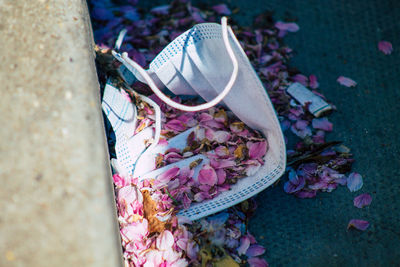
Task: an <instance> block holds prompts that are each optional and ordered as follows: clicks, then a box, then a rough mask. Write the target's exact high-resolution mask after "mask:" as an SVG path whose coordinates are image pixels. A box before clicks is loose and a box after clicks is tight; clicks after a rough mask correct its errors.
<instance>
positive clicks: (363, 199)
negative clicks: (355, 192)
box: [353, 194, 372, 209]
mask: <svg viewBox="0 0 400 267" xmlns="http://www.w3.org/2000/svg"><path fill="white" fill-rule="evenodd" d="M353 202H354V206H355V207H357V208H360V209H361V208H363V207H365V206H369V204H371V202H372V197H371V195H370V194H361V195H359V196H357V197H355V198H354V201H353Z"/></svg>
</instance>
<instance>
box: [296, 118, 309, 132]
mask: <svg viewBox="0 0 400 267" xmlns="http://www.w3.org/2000/svg"><path fill="white" fill-rule="evenodd" d="M294 126H295V127H296V129H298V130H305V129H306V128H307V126H308V121H305V120H298V121H296V123H295V124H294Z"/></svg>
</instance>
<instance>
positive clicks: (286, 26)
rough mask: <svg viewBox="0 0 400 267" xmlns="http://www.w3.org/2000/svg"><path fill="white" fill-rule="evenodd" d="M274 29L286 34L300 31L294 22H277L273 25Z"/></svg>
mask: <svg viewBox="0 0 400 267" xmlns="http://www.w3.org/2000/svg"><path fill="white" fill-rule="evenodd" d="M275 27H276V28H278V29H279V30H282V31H288V32H297V31H298V30H299V29H300V27H299V25H297V23H294V22H288V23H285V22H282V21H278V22H277V23H275Z"/></svg>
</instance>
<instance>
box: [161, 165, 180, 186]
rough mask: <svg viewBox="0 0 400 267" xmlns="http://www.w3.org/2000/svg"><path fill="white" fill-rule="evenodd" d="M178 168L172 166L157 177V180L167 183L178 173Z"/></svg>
mask: <svg viewBox="0 0 400 267" xmlns="http://www.w3.org/2000/svg"><path fill="white" fill-rule="evenodd" d="M179 171H180V169H179V168H178V167H172V168H171V169H169V170H167V171H165V172H164V173H162V174H160V175H159V176H158V177H157V180H159V181H162V182H165V183H168V182H169V181H170V180H171V179H172V178H174V177H176V176H177V175H178V174H179Z"/></svg>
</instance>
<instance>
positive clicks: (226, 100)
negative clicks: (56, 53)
mask: <svg viewBox="0 0 400 267" xmlns="http://www.w3.org/2000/svg"><path fill="white" fill-rule="evenodd" d="M114 56H115V57H116V58H117V59H118V60H119V61H121V62H122V63H123V64H124V65H125V67H126V68H128V69H129V70H130V71H131V72H132V73H133V75H134V76H135V77H136V78H137V79H138V80H140V81H142V82H144V83H146V84H147V85H149V87H150V88H151V89H152V90H153V92H154V93H155V94H156V95H157V96H158V97H159V98H160V99H161V100H162V101H164V102H165V103H166V104H168V105H171V106H172V107H174V108H177V109H181V110H185V111H199V110H203V109H206V108H210V107H212V106H214V105H216V104H217V103H219V102H220V101H221V100H223V102H222V103H223V104H224V105H225V106H226V107H227V108H228V109H229V110H231V111H232V112H233V113H234V114H235V115H236V116H237V117H238V118H239V119H240V120H241V121H243V122H244V123H245V124H246V125H247V126H249V127H251V128H253V129H255V130H258V131H260V132H261V133H262V134H263V135H264V136H265V137H266V139H267V140H268V144H269V148H268V152H267V153H266V155H265V157H264V162H265V164H264V165H263V166H261V167H260V168H259V170H258V171H257V172H256V173H255V174H254V175H251V176H249V177H246V178H242V179H239V181H238V182H237V184H235V185H233V186H232V187H231V190H229V191H226V192H222V193H221V194H220V195H218V196H217V197H215V198H214V199H211V200H207V201H204V202H201V203H195V204H192V205H191V206H190V208H189V209H186V210H181V212H180V214H181V215H184V216H187V217H189V218H190V219H198V218H201V217H204V216H207V215H209V214H212V213H215V212H218V211H220V210H222V209H225V208H228V207H230V206H232V205H235V204H237V203H239V202H241V201H243V200H245V199H247V198H249V197H251V196H253V195H255V194H257V193H258V192H260V191H262V190H263V189H265V188H267V187H268V186H269V185H271V184H273V183H274V182H275V181H276V180H277V179H278V178H279V177H280V176H281V175H282V174H283V172H284V170H285V165H286V152H285V151H286V149H285V143H284V139H283V135H282V132H281V129H280V125H279V122H278V119H277V117H276V114H275V111H274V109H273V107H272V104H271V102H270V99H269V97H268V95H267V93H266V90H265V88H264V87H263V85H262V83H261V81H260V80H259V78H258V76H257V74H256V73H255V71H254V69H253V68H252V66H251V64H250V62H249V60H248V58H247V56H246V54H245V53H244V51H243V49H242V48H241V46H240V44H239V42H238V40H237V39H236V37H235V35H234V34H233V32H232V30H231V29H230V28H229V27H228V26H227V24H226V19H225V18H223V20H222V25H219V24H216V23H203V24H198V25H195V26H194V27H193V28H192V29H190V30H188V31H186V32H185V33H183V34H182V35H180V36H179V37H177V38H176V39H175V40H174V41H173V42H172V43H170V44H169V45H168V46H167V47H166V48H165V49H164V50H163V51H162V52H161V53H160V54H159V55H158V56H157V57H156V58H155V59H154V60H153V61H152V63H151V64H150V69H149V70H147V71H146V70H144V69H142V68H141V67H140V66H139V65H138V64H137V63H135V62H133V61H132V60H130V59H129V58H128V57H127V55H126V54H125V53H124V54H123V55H122V56H121V55H119V54H117V53H114ZM107 86H108V87H106V88H105V92H104V97H103V110H104V111H105V114H106V116H107V117H108V119H109V120H110V122H111V124H112V126H113V129H114V132H115V134H116V137H117V144H116V153H117V165H118V166H119V168H120V169H119V171H121V172H125V173H128V174H130V175H134V176H135V175H137V176H143V177H146V174H147V175H148V174H149V173H150V171H154V170H153V169H154V168H153V167H152V166H151V167H150V168H148V169H146V165H147V164H151V161H154V157H155V154H156V153H155V152H158V151H159V149H160V146H157V142H158V138H159V135H158V134H159V128H160V126H159V124H157V120H156V127H155V134H154V138H153V139H154V142H153V144H152V145H151V146H152V147H151V148H150V147H149V148H146V147H141V145H140V142H141V141H140V140H142V141H143V138H144V137H142V138H140V137H139V135H135V136H132V133H133V132H134V129H135V127H136V122H135V116H136V114H135V107H132V106H133V105H132V104H130V103H129V101H128V100H127V99H126V98H124V96H123V95H122V94H121V93H120V92H119V90H117V89H115V88H113V87H112V86H111V85H107ZM164 87H166V88H167V89H168V90H170V91H171V92H173V93H175V94H177V95H179V94H182V95H200V96H201V97H202V98H204V99H205V100H206V101H208V102H206V103H205V104H201V105H199V106H186V105H183V104H180V103H177V102H174V101H173V100H171V99H170V98H168V97H167V96H166V95H164V93H163V92H161V91H160V90H159V89H158V88H164ZM148 103H149V104H150V105H152V106H153V103H151V100H150V101H149V102H148ZM155 110H156V112H155V113H156V114H155V116H156V117H159V118H160V114H159V113H160V111H159V109H158V110H157V108H155ZM143 132H144V131H143ZM152 133H153V130H151V131H147V133H142V135H145V136H146V138H148V136H147V135H149V136H150V135H152ZM137 136H138V137H137ZM177 137H178V136H177ZM177 137H176V138H177ZM132 140H135V141H132ZM177 140H178V141H175V144H174V142H171V141H169V143H168V145H167V147H164V148H163V149H162V150H164V151H165V150H167V149H168V148H170V147H172V146H173V145H174V146H179V143H182V140H185V139H184V137H179V138H177ZM131 150H134V152H132V151H131ZM152 150H154V151H153V153H152V152H151V151H152ZM146 157H147V160H143V159H145V158H146ZM142 166H144V170H143V171H141V172H139V173H136V172H135V170H138V169H140V168H142ZM154 178H155V177H154Z"/></svg>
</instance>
